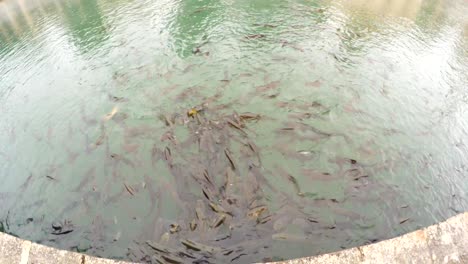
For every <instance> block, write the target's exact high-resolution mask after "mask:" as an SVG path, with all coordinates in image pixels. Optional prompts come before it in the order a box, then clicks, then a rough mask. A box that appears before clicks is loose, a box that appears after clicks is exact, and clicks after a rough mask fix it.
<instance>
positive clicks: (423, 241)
mask: <svg viewBox="0 0 468 264" xmlns="http://www.w3.org/2000/svg"><path fill="white" fill-rule="evenodd" d="M16 263H18V264H46V263H67V264H69V263H70V264H125V263H126V264H128V263H130V262H125V261H118V260H111V259H103V258H97V257H92V256H88V255H84V254H80V253H76V252H70V251H66V250H60V249H55V248H51V247H47V246H43V245H39V244H36V243H33V242H31V241H27V240H23V239H20V238H16V237H13V236H11V235H8V234H4V233H0V264H16ZM272 263H273V262H271V263H268V264H272ZM319 263H333V264H344V263H369V264H370V263H444V264H452V263H468V212H467V213H462V214H459V215H457V216H454V217H451V218H449V219H447V220H446V221H444V222H441V223H439V224H436V225H432V226H429V227H426V228H423V229H420V230H417V231H414V232H411V233H408V234H406V235H402V236H399V237H396V238H392V239H388V240H384V241H381V242H378V243H375V244H371V245H366V246H361V247H355V248H351V249H346V250H343V251H339V252H334V253H329V254H324V255H319V256H313V257H305V258H298V259H292V260H287V261H283V262H275V264H319Z"/></svg>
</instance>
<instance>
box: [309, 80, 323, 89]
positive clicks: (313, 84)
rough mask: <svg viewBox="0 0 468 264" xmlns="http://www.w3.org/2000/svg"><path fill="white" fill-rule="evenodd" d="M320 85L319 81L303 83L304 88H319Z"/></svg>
mask: <svg viewBox="0 0 468 264" xmlns="http://www.w3.org/2000/svg"><path fill="white" fill-rule="evenodd" d="M321 85H322V83H321V82H320V81H319V80H316V81H313V82H306V83H305V86H308V87H314V88H317V87H320V86H321Z"/></svg>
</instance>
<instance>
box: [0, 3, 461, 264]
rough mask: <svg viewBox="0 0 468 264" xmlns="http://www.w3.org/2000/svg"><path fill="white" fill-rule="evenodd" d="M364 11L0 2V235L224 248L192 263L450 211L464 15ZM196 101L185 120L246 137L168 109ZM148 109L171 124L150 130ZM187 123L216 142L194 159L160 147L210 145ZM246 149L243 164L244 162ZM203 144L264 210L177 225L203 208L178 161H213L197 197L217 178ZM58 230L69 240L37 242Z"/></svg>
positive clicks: (404, 227)
mask: <svg viewBox="0 0 468 264" xmlns="http://www.w3.org/2000/svg"><path fill="white" fill-rule="evenodd" d="M367 2H368V1H359V0H353V1H312V0H311V1H301V0H288V1H276V0H275V1H266V0H255V1H243V0H240V1H216V0H202V1H171V0H159V1H130V2H129V1H111V0H102V1H95V0H82V1H69V2H64V1H59V0H56V1H49V0H46V1H39V0H25V1H15V0H3V1H2V2H0V76H1V77H0V111H1V115H0V124H1V125H0V172H1V173H0V180H1V182H2V184H1V185H0V208H1V210H0V222H1V223H2V224H1V225H0V227H2V229H4V230H5V232H7V233H11V234H14V235H17V236H19V237H22V238H25V239H30V240H33V241H37V242H40V243H43V244H46V245H51V246H54V247H59V248H64V249H69V250H74V251H80V252H86V253H88V254H92V255H97V256H103V257H110V258H122V259H131V260H146V261H149V258H148V256H152V255H164V254H161V252H159V253H158V252H157V251H152V249H151V248H148V246H147V245H145V243H144V242H145V241H147V240H150V241H156V242H158V243H160V244H163V245H164V246H166V247H168V248H170V249H171V250H176V249H177V250H182V249H183V248H184V246H183V245H182V244H181V243H180V240H181V239H191V240H194V241H197V242H200V243H203V244H205V245H209V246H212V247H222V248H223V250H226V249H230V248H234V249H236V250H235V252H234V253H232V254H231V253H230V254H227V253H226V251H223V252H222V253H223V254H211V255H210V254H208V255H206V254H205V255H203V254H202V255H203V256H201V255H196V254H195V253H196V252H195V251H193V250H187V252H189V253H191V254H194V256H195V257H196V259H200V258H203V259H205V260H209V261H212V262H228V261H231V260H232V262H235V263H245V262H253V261H262V260H280V259H288V258H295V257H301V256H307V255H312V254H319V253H324V252H329V251H334V250H339V249H341V248H348V247H352V246H358V245H362V244H365V243H371V242H375V241H378V240H382V239H386V238H390V237H393V236H397V235H399V234H403V233H406V232H409V231H412V230H415V229H417V228H420V227H424V226H427V225H430V224H433V223H435V222H437V221H441V220H444V219H446V218H448V217H450V216H452V215H454V214H456V213H458V212H462V211H466V210H468V202H467V198H468V181H466V177H467V175H468V168H467V167H466V164H465V163H466V160H467V158H468V156H467V154H468V142H467V140H466V137H467V135H468V119H467V117H468V92H467V90H466V88H467V87H468V16H467V14H468V5H467V3H466V1H463V0H458V1H442V0H426V1H424V0H419V1H418V0H411V1H384V0H382V1H372V3H371V4H369V3H367ZM203 103H205V108H206V109H204V111H202V112H201V113H199V117H200V118H202V120H212V121H213V122H214V121H215V120H218V121H219V120H221V124H225V125H226V126H227V127H229V124H227V123H223V122H224V121H225V120H227V119H226V118H228V119H229V118H232V117H233V114H234V113H243V112H250V113H254V114H258V115H260V119H259V120H252V121H246V122H245V128H244V130H245V131H246V134H247V136H246V135H244V134H242V133H240V132H238V131H236V129H235V128H233V127H232V126H231V127H229V128H227V127H225V128H223V129H222V130H217V129H216V128H214V127H211V126H209V125H206V124H207V123H203V124H202V125H199V124H198V123H197V121H196V120H195V119H193V118H189V117H186V113H187V111H188V110H189V109H191V108H192V107H194V106H197V105H201V104H203ZM161 115H166V116H167V117H169V119H171V118H170V117H172V116H173V117H175V120H174V121H175V122H176V123H177V122H188V123H187V124H185V125H182V124H179V123H177V125H175V126H174V127H167V126H166V125H165V122H162V121H161V120H160V117H161ZM223 120H224V121H223ZM229 120H230V119H229ZM191 129H192V130H191ZM197 129H198V130H197ZM203 129H205V130H203ZM291 129H292V130H291ZM202 130H203V131H208V130H209V131H212V132H206V133H213V135H215V137H216V135H217V136H221V135H223V133H224V134H225V133H232V134H230V136H229V137H228V138H227V139H225V140H226V141H223V142H221V143H220V144H215V143H213V142H212V144H213V145H210V143H209V142H208V143H207V142H204V143H202V142H201V141H203V140H200V145H201V146H202V147H201V148H200V149H198V148H197V147H196V146H198V145H197V144H198V143H197V142H193V144H189V145H184V147H178V146H176V145H174V144H173V143H171V140H170V138H168V137H167V134H166V132H168V131H169V132H171V133H172V135H175V136H176V139H177V140H178V142H182V141H183V140H184V139H190V138H191V136H194V137H197V136H198V137H203V135H211V134H203V133H204V132H203V133H201V134H195V131H202ZM229 131H231V132H229ZM165 135H166V136H165ZM246 138H248V140H250V142H251V143H253V144H255V146H256V151H257V153H258V157H257V158H259V159H260V161H261V164H258V163H257V164H255V166H252V165H247V164H250V163H249V162H251V161H252V160H255V155H254V156H252V151H251V150H249V148H248V144H247V145H246V144H245V142H244V143H242V142H243V140H246ZM239 142H241V143H239ZM206 146H208V149H209V147H210V146H211V147H213V146H214V148H218V147H219V146H222V147H226V148H228V147H229V148H230V150H229V153H231V155H232V157H233V159H234V160H235V163H236V165H237V168H235V169H234V168H232V170H233V171H235V173H236V175H237V176H236V177H238V178H236V179H238V182H237V183H234V184H233V186H235V187H236V188H237V189H235V190H237V191H238V192H240V193H236V191H234V194H233V195H234V196H235V195H237V196H236V197H238V200H239V204H242V203H243V202H246V201H250V200H249V199H251V197H254V198H252V199H253V200H255V203H258V204H257V205H264V206H266V207H267V208H268V212H265V213H263V212H259V215H260V216H261V217H259V218H256V217H253V218H254V219H249V217H248V214H247V215H246V211H245V210H247V209H248V208H247V207H245V204H243V206H244V207H242V206H240V205H239V208H237V209H236V210H239V211H236V212H241V213H237V214H235V215H236V216H235V217H231V216H230V215H227V216H226V219H225V221H224V222H223V223H221V224H220V226H219V227H216V228H211V227H209V226H206V227H205V228H206V230H202V229H201V227H200V226H199V227H198V229H196V230H194V231H190V230H188V227H189V224H188V222H189V221H190V220H191V219H193V218H194V207H195V206H196V204H197V200H200V201H202V203H204V204H205V206H206V205H207V201H206V198H205V197H204V195H203V193H202V192H201V189H200V186H199V185H198V184H196V183H195V182H194V181H193V179H191V176H190V175H191V173H192V172H193V171H194V170H196V167H195V165H194V164H212V165H213V166H212V167H210V170H211V172H210V177H213V178H215V185H221V184H222V183H221V182H220V179H223V177H224V174H223V173H221V172H220V171H218V169H219V168H223V169H224V168H225V167H226V168H229V167H230V163H229V161H228V160H227V159H226V157H225V156H224V153H223V149H222V148H219V149H217V151H216V153H220V154H219V155H217V154H213V153H211V152H209V151H208V152H207V151H206V148H204V147H206ZM166 147H168V148H170V149H171V155H172V156H174V163H175V165H174V168H176V169H177V170H176V169H173V168H172V169H171V164H170V162H169V161H167V160H165V159H164V157H165V156H164V155H165V154H164V149H165V148H166ZM249 151H250V152H249ZM254 152H255V151H254ZM152 153H155V154H154V155H152ZM249 153H250V154H249ZM158 157H159V158H160V159H159V160H158ZM217 160H223V163H221V162H218V161H217ZM256 162H258V160H256ZM217 166H219V168H218V167H217ZM223 166H224V167H223ZM254 172H257V174H256V175H257V176H256V177H257V178H255V177H254V176H252V175H253V174H254ZM259 175H261V176H262V177H263V179H264V181H262V180H261V177H260V176H259ZM258 177H260V178H258ZM252 179H257V181H256V180H252ZM295 182H296V183H295ZM184 183H185V184H186V185H184ZM236 184H238V185H236ZM252 186H259V188H260V189H252V188H253V187H252ZM234 196H233V197H234ZM253 200H252V201H253ZM219 202H221V201H219ZM233 207H235V206H233ZM243 210H244V211H243ZM206 213H207V214H208V216H209V217H211V218H216V217H217V216H219V215H220V214H219V213H214V212H212V211H211V210H210V209H209V208H206ZM250 213H251V212H250ZM233 214H234V213H233ZM267 214H270V215H271V219H265V221H266V222H265V223H258V222H259V221H260V222H261V220H258V219H263V217H264V216H267ZM250 216H252V215H251V214H250ZM244 218H245V220H244ZM251 218H252V217H251ZM255 219H257V220H256V221H255ZM64 221H71V222H72V227H71V229H72V230H73V231H72V232H70V233H67V234H62V235H57V234H52V233H60V232H57V231H66V230H68V229H67V228H68V227H65V226H64V227H63V229H59V230H54V228H53V227H52V224H53V223H55V224H54V226H56V225H59V226H60V225H63V223H64ZM209 221H210V223H211V221H212V219H210V220H209ZM57 222H58V223H57ZM175 223H178V224H179V225H180V226H181V227H182V230H180V231H178V230H176V231H177V232H175V233H173V234H171V233H170V232H169V231H170V225H171V224H175ZM173 231H174V230H173ZM227 233H228V234H230V237H227V238H222V239H220V235H223V234H224V235H225V234H227ZM216 240H218V241H216ZM129 248H130V249H129ZM140 249H143V250H144V252H141V251H140ZM204 251H207V250H202V252H204ZM208 251H209V250H208ZM215 251H216V250H215ZM224 253H226V254H227V255H224ZM197 254H198V253H197ZM179 257H182V258H183V259H184V261H189V260H191V258H189V257H183V256H179Z"/></svg>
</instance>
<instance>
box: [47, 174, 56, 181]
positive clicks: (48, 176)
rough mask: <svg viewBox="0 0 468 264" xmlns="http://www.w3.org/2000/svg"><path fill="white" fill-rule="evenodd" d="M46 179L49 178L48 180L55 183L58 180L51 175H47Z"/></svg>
mask: <svg viewBox="0 0 468 264" xmlns="http://www.w3.org/2000/svg"><path fill="white" fill-rule="evenodd" d="M46 177H47V178H48V179H51V180H53V181H56V180H57V179H55V178H54V177H52V176H50V175H46Z"/></svg>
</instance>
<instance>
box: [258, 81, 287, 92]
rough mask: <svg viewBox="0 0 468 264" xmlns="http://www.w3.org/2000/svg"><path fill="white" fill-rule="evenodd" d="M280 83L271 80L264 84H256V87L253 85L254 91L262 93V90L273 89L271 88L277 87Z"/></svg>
mask: <svg viewBox="0 0 468 264" xmlns="http://www.w3.org/2000/svg"><path fill="white" fill-rule="evenodd" d="M280 83H281V81H273V82H270V83H267V84H265V85H261V86H257V87H255V91H256V92H257V93H263V92H266V91H269V90H273V89H276V88H278V86H279V85H280Z"/></svg>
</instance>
